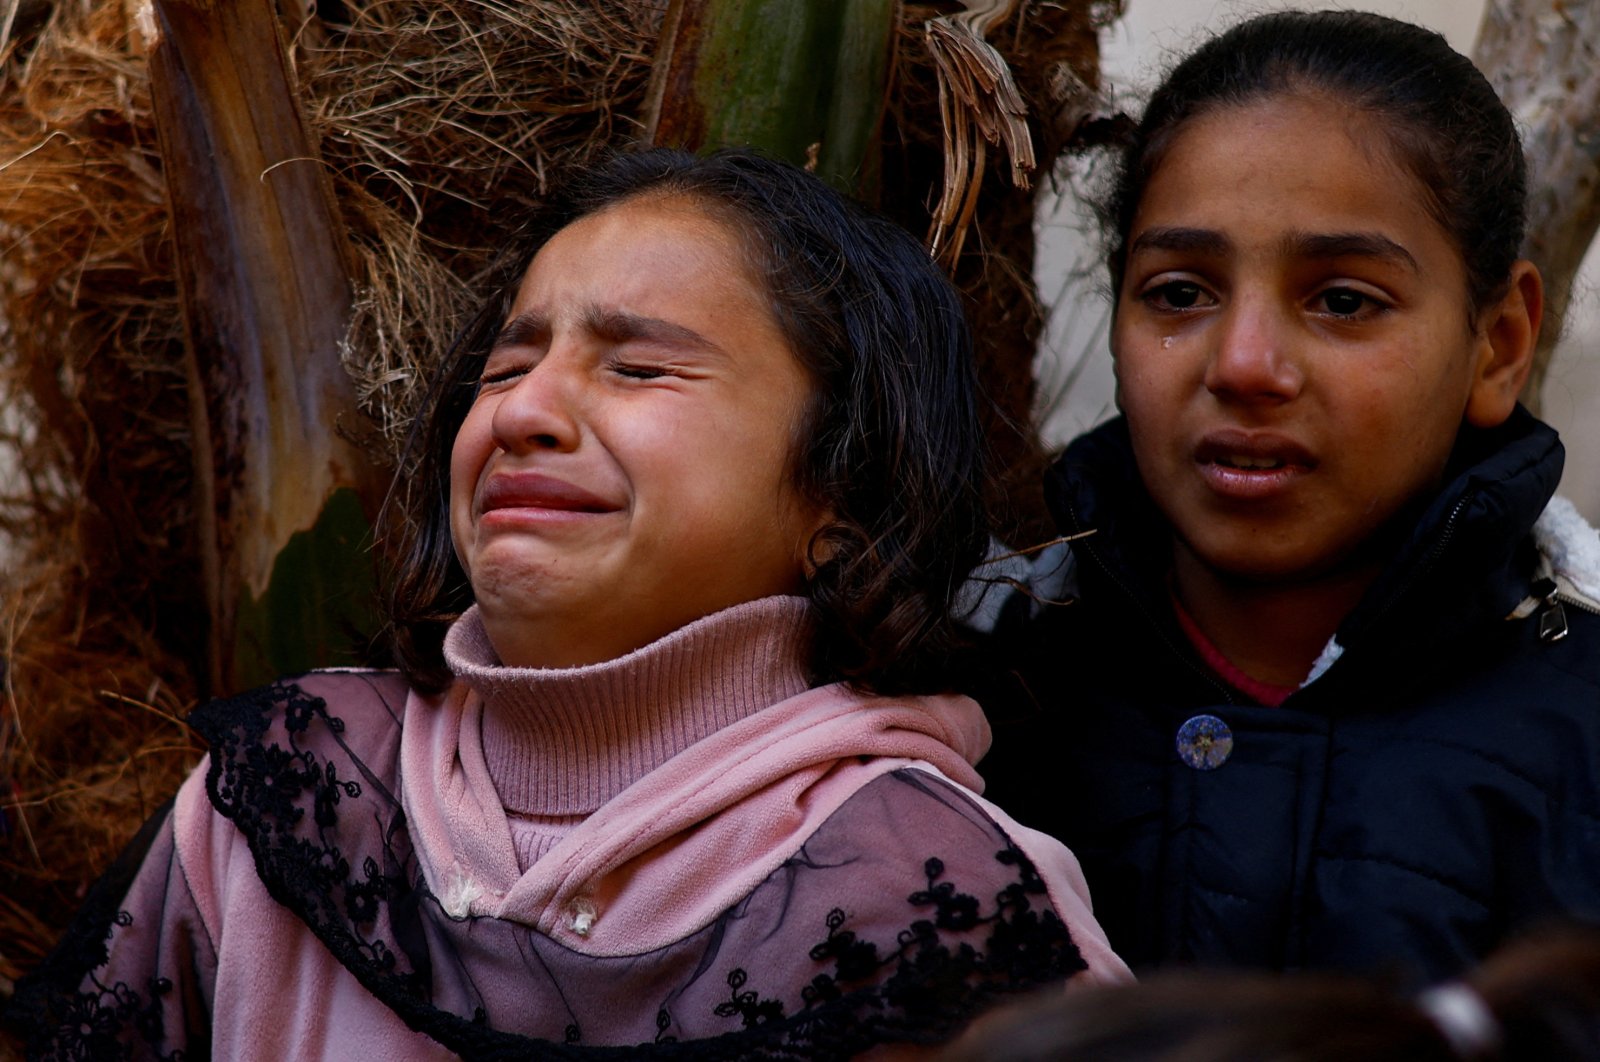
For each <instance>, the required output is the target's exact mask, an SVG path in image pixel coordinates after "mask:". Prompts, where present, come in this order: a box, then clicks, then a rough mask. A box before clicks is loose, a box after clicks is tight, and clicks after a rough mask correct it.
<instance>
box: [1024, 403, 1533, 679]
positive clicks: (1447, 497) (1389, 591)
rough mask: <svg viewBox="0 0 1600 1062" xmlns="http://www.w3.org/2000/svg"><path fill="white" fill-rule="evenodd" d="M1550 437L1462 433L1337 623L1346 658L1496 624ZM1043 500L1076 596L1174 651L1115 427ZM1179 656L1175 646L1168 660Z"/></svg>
mask: <svg viewBox="0 0 1600 1062" xmlns="http://www.w3.org/2000/svg"><path fill="white" fill-rule="evenodd" d="M1563 462H1564V451H1563V448H1562V445H1561V442H1560V440H1559V439H1558V437H1557V436H1556V433H1555V431H1554V429H1552V428H1550V427H1549V426H1548V425H1546V424H1544V423H1543V422H1541V421H1539V420H1538V419H1536V418H1535V417H1534V416H1533V415H1532V414H1530V413H1528V412H1527V411H1526V410H1525V409H1523V408H1522V407H1520V406H1519V407H1517V410H1516V411H1515V412H1514V413H1513V414H1512V416H1511V418H1510V419H1509V420H1507V421H1506V423H1505V424H1502V425H1501V426H1500V427H1498V428H1494V429H1491V430H1478V429H1472V428H1465V429H1463V430H1462V433H1461V435H1460V437H1459V438H1458V439H1457V442H1456V446H1455V449H1454V451H1453V452H1452V454H1451V458H1450V462H1449V464H1448V465H1447V469H1446V474H1445V480H1446V484H1445V486H1444V487H1443V488H1442V489H1441V490H1440V491H1439V492H1438V493H1437V494H1435V495H1434V496H1433V497H1432V498H1430V499H1427V500H1425V501H1424V502H1422V503H1420V504H1419V505H1417V506H1416V507H1415V508H1414V509H1413V510H1412V513H1411V514H1409V515H1408V516H1402V517H1401V520H1402V521H1408V522H1409V528H1402V530H1401V531H1400V532H1399V533H1398V535H1397V541H1398V543H1399V544H1398V546H1397V547H1396V549H1395V551H1394V553H1393V555H1392V557H1391V559H1390V561H1389V563H1388V564H1387V565H1386V566H1385V569H1384V571H1383V574H1382V575H1381V576H1380V577H1379V578H1378V579H1377V580H1376V581H1375V582H1374V583H1373V586H1372V588H1371V589H1370V590H1369V591H1368V593H1367V595H1366V597H1365V598H1364V599H1363V600H1362V601H1361V603H1360V604H1358V605H1357V606H1356V608H1355V609H1354V610H1353V611H1352V612H1351V613H1350V615H1349V616H1347V617H1346V618H1345V621H1344V622H1343V623H1342V624H1341V625H1340V628H1339V631H1338V634H1337V636H1336V637H1337V641H1338V642H1339V644H1340V645H1342V646H1343V647H1345V649H1346V650H1349V651H1354V650H1360V652H1358V653H1356V652H1350V653H1347V654H1346V658H1345V662H1344V663H1342V664H1341V670H1342V671H1346V672H1348V671H1349V670H1351V668H1352V664H1351V662H1350V658H1351V657H1352V656H1353V657H1354V658H1355V659H1358V660H1365V661H1368V662H1379V661H1381V659H1382V658H1392V657H1393V655H1394V654H1396V653H1407V654H1411V653H1416V652H1418V651H1419V650H1422V649H1424V648H1425V647H1426V646H1428V645H1433V644H1437V643H1438V642H1439V641H1441V640H1447V639H1450V638H1454V637H1457V636H1459V635H1460V634H1461V633H1462V632H1463V631H1465V630H1467V629H1469V628H1471V627H1473V626H1475V625H1477V624H1480V623H1482V622H1483V621H1484V619H1485V618H1492V619H1494V620H1500V619H1503V618H1504V617H1505V616H1506V615H1507V614H1509V613H1510V612H1511V610H1512V609H1514V608H1515V607H1516V605H1517V603H1518V602H1519V601H1521V600H1522V599H1523V598H1524V597H1525V596H1526V594H1527V589H1528V583H1529V572H1530V571H1531V568H1532V547H1531V544H1530V538H1529V532H1530V531H1531V529H1532V528H1533V525H1534V522H1535V521H1536V520H1537V519H1538V517H1539V514H1540V513H1541V512H1542V511H1543V510H1544V508H1545V506H1546V504H1547V503H1548V502H1549V500H1550V498H1551V496H1552V495H1553V494H1554V493H1555V489H1556V485H1557V483H1558V482H1559V480H1560V478H1561V468H1562V464H1563ZM1045 498H1046V501H1047V503H1048V504H1049V506H1050V509H1051V513H1052V514H1053V515H1054V516H1055V519H1056V521H1057V524H1058V525H1059V526H1060V528H1061V530H1062V533H1063V534H1068V535H1075V534H1083V533H1085V532H1091V531H1092V532H1093V533H1092V534H1091V535H1090V536H1089V537H1087V538H1085V539H1083V540H1082V541H1081V542H1079V543H1077V544H1075V548H1076V549H1078V550H1079V551H1080V553H1082V554H1083V555H1085V557H1086V558H1088V563H1085V564H1083V565H1082V568H1083V571H1082V574H1081V582H1082V586H1083V590H1084V593H1085V594H1086V595H1092V596H1098V595H1100V594H1105V593H1110V594H1115V595H1118V596H1120V597H1122V598H1123V599H1124V601H1125V603H1131V604H1133V605H1134V606H1135V607H1136V610H1137V611H1139V612H1142V613H1144V614H1145V615H1146V616H1147V617H1149V618H1150V619H1151V621H1152V622H1153V623H1155V624H1156V626H1157V627H1158V628H1159V629H1160V631H1161V633H1162V634H1163V636H1164V637H1165V638H1166V640H1167V641H1169V642H1171V643H1172V644H1174V645H1175V646H1184V643H1183V642H1182V635H1181V633H1178V632H1177V628H1176V623H1175V621H1174V620H1173V619H1172V610H1171V607H1170V606H1169V604H1168V603H1167V589H1166V585H1167V584H1166V576H1167V571H1168V569H1169V567H1170V549H1171V546H1170V532H1169V530H1168V527H1167V524H1166V521H1165V518H1164V517H1162V515H1161V513H1160V511H1159V510H1158V509H1157V508H1156V507H1155V504H1154V502H1152V501H1151V499H1150V497H1149V495H1148V494H1147V493H1146V492H1145V490H1144V488H1143V485H1142V484H1141V481H1140V479H1139V475H1138V469H1137V466H1136V465H1135V463H1134V459H1133V449H1132V445H1131V442H1130V440H1129V437H1128V428H1127V423H1126V421H1125V420H1124V419H1123V418H1121V417H1118V418H1117V419H1115V420H1113V421H1111V422H1109V423H1107V424H1105V425H1103V426H1101V427H1100V428H1097V429H1095V430H1094V431H1092V432H1089V433H1088V434H1086V435H1084V436H1081V437H1080V438H1078V439H1077V440H1076V441H1074V442H1073V443H1072V445H1070V446H1069V447H1068V448H1067V450H1066V452H1065V453H1063V454H1062V456H1061V457H1060V458H1059V459H1058V460H1057V461H1056V463H1055V464H1054V465H1053V466H1052V467H1051V469H1050V470H1049V472H1048V473H1047V475H1046V481H1045ZM1179 651H1180V652H1184V651H1186V647H1185V648H1182V649H1180V650H1179Z"/></svg>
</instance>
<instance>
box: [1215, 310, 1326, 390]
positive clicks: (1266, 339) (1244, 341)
mask: <svg viewBox="0 0 1600 1062" xmlns="http://www.w3.org/2000/svg"><path fill="white" fill-rule="evenodd" d="M1218 326H1219V331H1218V332H1217V334H1216V336H1215V347H1214V349H1213V350H1212V352H1211V358H1210V360H1209V361H1208V362H1207V364H1206V375H1205V385H1206V390H1208V391H1210V392H1211V393H1212V394H1214V395H1216V396H1217V397H1218V398H1220V399H1222V400H1223V401H1227V402H1251V403H1254V402H1265V403H1279V402H1287V401H1289V400H1290V399H1292V398H1294V397H1295V396H1296V395H1297V394H1299V393H1300V389H1301V387H1302V386H1303V385H1304V384H1305V373H1304V367H1303V366H1302V365H1301V364H1300V360H1299V357H1298V356H1297V347H1296V338H1295V335H1294V330H1293V328H1292V325H1291V322H1289V321H1287V320H1286V319H1285V318H1284V316H1283V315H1282V314H1281V313H1279V312H1278V311H1277V310H1276V309H1275V308H1274V307H1273V306H1272V305H1270V304H1268V303H1266V302H1265V301H1260V302H1257V301H1254V300H1249V299H1241V300H1237V301H1235V302H1234V304H1233V305H1232V306H1230V307H1229V308H1228V310H1227V312H1225V313H1224V314H1223V315H1222V317H1221V319H1220V320H1219V321H1218Z"/></svg>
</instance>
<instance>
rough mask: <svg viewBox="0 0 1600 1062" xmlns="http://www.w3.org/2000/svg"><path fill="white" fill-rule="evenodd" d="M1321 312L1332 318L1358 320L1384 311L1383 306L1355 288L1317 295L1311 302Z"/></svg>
mask: <svg viewBox="0 0 1600 1062" xmlns="http://www.w3.org/2000/svg"><path fill="white" fill-rule="evenodd" d="M1313 302H1314V303H1316V304H1318V305H1319V307H1320V309H1321V310H1322V312H1324V313H1327V314H1329V315H1331V316H1333V317H1344V318H1352V319H1353V318H1358V317H1366V316H1370V315H1371V314H1374V313H1378V312H1380V311H1382V310H1384V309H1385V308H1386V307H1385V305H1384V304H1383V303H1382V302H1380V301H1379V300H1378V299H1376V298H1374V297H1373V296H1371V295H1368V294H1367V293H1366V292H1364V291H1358V290H1356V289H1355V288H1344V287H1333V288H1326V289H1324V290H1323V291H1320V292H1318V293H1317V296H1316V298H1315V299H1314V300H1313Z"/></svg>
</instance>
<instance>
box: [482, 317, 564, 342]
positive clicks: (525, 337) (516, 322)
mask: <svg viewBox="0 0 1600 1062" xmlns="http://www.w3.org/2000/svg"><path fill="white" fill-rule="evenodd" d="M549 338H550V319H549V318H548V317H546V316H545V315H544V314H542V313H519V314H517V315H516V316H515V317H513V318H512V319H511V320H509V321H507V322H506V324H505V327H504V328H502V329H500V331H499V333H498V334H497V335H496V336H495V337H494V343H493V344H491V345H490V349H491V350H500V349H501V348H503V347H532V346H538V345H539V344H541V343H543V342H545V341H546V340H547V339H549Z"/></svg>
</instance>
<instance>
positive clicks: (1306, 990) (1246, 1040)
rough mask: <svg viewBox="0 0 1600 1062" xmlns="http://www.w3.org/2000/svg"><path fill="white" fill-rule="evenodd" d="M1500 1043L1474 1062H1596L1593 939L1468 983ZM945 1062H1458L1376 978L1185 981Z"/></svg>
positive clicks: (1059, 999) (1038, 1016)
mask: <svg viewBox="0 0 1600 1062" xmlns="http://www.w3.org/2000/svg"><path fill="white" fill-rule="evenodd" d="M1465 984H1466V985H1467V986H1468V987H1469V988H1471V989H1472V990H1474V991H1475V992H1476V993H1477V994H1478V996H1479V997H1480V998H1481V999H1482V1000H1483V1002H1484V1004H1485V1005H1486V1006H1487V1007H1488V1009H1489V1012H1490V1014H1491V1015H1492V1017H1493V1020H1494V1024H1495V1026H1496V1028H1495V1029H1493V1030H1492V1032H1493V1034H1494V1036H1493V1039H1495V1040H1497V1041H1498V1043H1497V1045H1495V1046H1493V1047H1491V1048H1489V1049H1487V1050H1483V1051H1481V1052H1477V1053H1471V1054H1470V1058H1471V1059H1477V1060H1479V1062H1490V1060H1501V1062H1588V1060H1590V1059H1594V1058H1600V931H1596V930H1595V929H1593V928H1577V927H1573V928H1563V929H1560V930H1555V929H1552V930H1549V931H1546V932H1544V933H1541V934H1538V935H1535V936H1531V937H1528V938H1527V939H1525V940H1523V941H1521V942H1519V943H1516V944H1513V945H1510V946H1508V947H1507V948H1505V949H1504V950H1503V951H1501V952H1499V953H1498V954H1496V955H1494V956H1492V957H1491V958H1489V959H1488V960H1487V961H1486V962H1485V963H1484V964H1483V965H1482V966H1481V967H1479V968H1478V969H1477V970H1476V971H1475V972H1474V973H1472V974H1471V975H1470V976H1468V977H1467V978H1466V979H1465ZM939 1057H940V1059H941V1062H991V1060H993V1062H999V1060H1001V1059H1005V1060H1006V1062H1047V1060H1056V1059H1061V1060H1071V1062H1180V1060H1181V1062H1267V1060H1271V1062H1342V1060H1344V1059H1361V1060H1362V1062H1467V1060H1468V1056H1465V1055H1463V1054H1461V1053H1458V1051H1457V1050H1456V1048H1455V1047H1454V1046H1453V1045H1452V1043H1451V1041H1450V1038H1449V1036H1448V1035H1447V1033H1446V1032H1445V1029H1444V1028H1443V1027H1442V1026H1441V1025H1440V1024H1439V1023H1438V1021H1437V1020H1436V1019H1435V1018H1433V1017H1431V1016H1430V1015H1429V1014H1428V1012H1427V1011H1425V1010H1424V1009H1423V1008H1422V1006H1420V1005H1419V997H1415V996H1408V995H1406V994H1403V993H1401V992H1398V991H1395V990H1394V988H1393V987H1392V986H1390V985H1387V984H1385V983H1383V982H1381V981H1378V980H1375V979H1373V978H1358V977H1350V976H1341V975H1336V974H1285V975H1281V976H1274V975H1271V974H1263V973H1236V972H1212V973H1204V972H1199V971H1187V972H1183V973H1168V974H1156V975H1154V976H1152V977H1150V978H1149V979H1148V980H1146V981H1145V982H1144V983H1143V984H1140V985H1135V986H1127V987H1119V988H1090V989H1085V990H1081V991H1072V992H1061V991H1060V990H1059V989H1058V990H1057V991H1056V992H1055V993H1053V994H1052V995H1051V996H1048V997H1046V996H1044V995H1041V996H1040V997H1039V998H1038V999H1036V1000H1033V1001H1030V1002H1026V1003H1022V1004H1018V1005H1016V1006H1015V1007H1012V1008H1008V1009H1007V1010H1004V1011H997V1012H995V1013H993V1014H991V1015H989V1016H988V1017H986V1018H983V1019H980V1021H979V1022H978V1024H977V1025H976V1026H974V1027H973V1029H972V1030H971V1031H970V1032H969V1033H967V1034H966V1035H964V1036H963V1037H962V1038H961V1039H960V1040H959V1041H957V1042H956V1043H955V1044H953V1045H951V1047H950V1048H949V1050H947V1051H946V1052H945V1053H944V1054H942V1055H941V1056H939Z"/></svg>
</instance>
